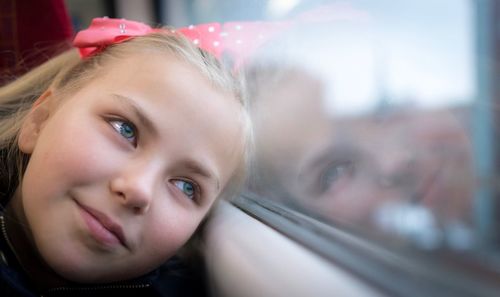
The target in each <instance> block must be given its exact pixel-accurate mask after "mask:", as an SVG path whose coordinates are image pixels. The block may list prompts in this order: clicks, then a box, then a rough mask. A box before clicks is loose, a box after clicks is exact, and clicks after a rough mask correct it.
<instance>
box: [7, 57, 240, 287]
mask: <svg viewBox="0 0 500 297" xmlns="http://www.w3.org/2000/svg"><path fill="white" fill-rule="evenodd" d="M46 100H47V101H48V102H51V100H53V98H52V97H49V98H47V99H46ZM47 104H48V103H47ZM45 105H46V103H42V104H41V106H45ZM240 112H241V107H240V105H239V103H238V102H237V100H235V99H234V98H233V97H231V96H229V95H226V94H225V93H222V92H220V91H219V90H216V89H214V87H213V85H212V84H211V83H210V82H209V81H207V80H206V79H205V78H204V77H203V76H202V75H201V74H199V73H198V71H197V70H196V69H194V68H193V67H192V66H190V65H187V64H184V63H182V62H180V61H178V60H177V59H176V58H174V57H172V56H165V55H155V54H151V53H149V54H148V55H136V56H131V57H129V58H127V59H126V60H121V61H120V63H119V64H117V65H113V66H112V67H109V69H107V71H106V72H105V73H103V74H102V75H101V76H99V78H98V79H95V80H93V81H91V82H90V83H89V84H87V85H86V86H84V87H83V88H82V89H80V90H79V91H77V92H76V93H74V94H73V95H71V96H70V98H65V99H64V100H63V103H61V104H60V105H59V106H57V108H49V116H48V117H47V118H46V119H44V120H43V121H42V123H41V124H40V129H39V131H37V133H34V134H33V135H31V136H30V135H29V133H28V132H26V133H27V134H28V136H26V137H25V138H23V139H24V140H21V141H20V147H21V149H22V150H23V151H24V152H25V153H28V154H31V157H30V161H29V164H28V167H27V170H26V173H25V175H24V178H23V182H22V191H21V192H22V196H21V197H15V198H14V199H22V203H23V206H24V214H25V215H26V219H27V222H28V225H29V226H30V230H29V233H30V235H31V236H32V239H33V241H34V244H35V245H36V248H37V249H38V250H39V252H40V254H41V255H42V257H43V258H44V260H45V261H46V262H47V263H48V264H49V266H51V267H52V268H53V269H54V270H55V271H56V272H57V273H58V274H60V275H62V276H63V277H65V278H68V279H71V280H75V281H79V282H105V281H114V280H122V279H127V278H132V277H136V276H139V275H142V274H144V273H146V272H148V271H151V270H152V269H154V268H156V267H157V266H159V265H160V264H162V263H163V262H164V261H166V260H167V259H168V258H169V257H171V256H172V255H173V254H174V253H175V252H176V251H177V250H178V249H179V248H180V247H181V246H182V245H183V244H184V243H185V242H186V241H187V240H188V239H189V237H190V236H191V235H192V234H193V233H194V231H195V229H196V228H197V226H198V225H199V224H200V222H201V221H202V219H203V218H204V217H205V215H206V214H207V212H208V211H209V209H210V207H211V206H212V204H213V203H214V201H215V199H216V197H217V196H218V195H219V194H220V193H221V191H222V189H223V188H224V187H225V185H226V184H227V183H228V180H229V179H230V177H231V175H232V174H233V172H234V170H235V169H236V166H237V163H238V161H239V158H240V157H241V151H242V148H241V145H242V141H241V135H240V134H241V123H240V120H239V118H240V117H239V114H240ZM35 114H36V112H35Z"/></svg>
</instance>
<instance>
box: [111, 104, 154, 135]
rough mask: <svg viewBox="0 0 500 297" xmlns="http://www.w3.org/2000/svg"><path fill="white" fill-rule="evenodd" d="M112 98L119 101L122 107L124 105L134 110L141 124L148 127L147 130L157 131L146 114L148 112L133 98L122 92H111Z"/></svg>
mask: <svg viewBox="0 0 500 297" xmlns="http://www.w3.org/2000/svg"><path fill="white" fill-rule="evenodd" d="M111 98H113V100H115V101H117V103H118V104H119V105H120V107H124V108H126V109H128V110H130V111H132V113H134V115H135V116H136V117H137V118H138V119H139V121H140V122H141V124H142V125H143V126H145V127H146V129H147V130H149V131H151V132H153V133H155V131H156V129H155V125H154V124H153V122H151V120H150V119H149V118H148V117H147V116H146V114H147V113H146V112H145V111H144V110H143V109H142V108H141V107H140V106H139V105H137V103H136V102H135V101H134V100H133V99H131V98H129V97H126V96H123V95H120V94H111Z"/></svg>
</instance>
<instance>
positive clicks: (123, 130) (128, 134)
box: [109, 119, 138, 147]
mask: <svg viewBox="0 0 500 297" xmlns="http://www.w3.org/2000/svg"><path fill="white" fill-rule="evenodd" d="M109 124H110V125H111V127H113V129H115V130H116V132H118V134H120V136H122V137H123V138H124V139H125V140H126V141H128V142H129V143H131V144H132V145H133V146H134V147H137V136H138V132H137V128H136V126H135V125H134V124H133V123H131V122H130V121H127V120H122V119H113V120H110V121H109Z"/></svg>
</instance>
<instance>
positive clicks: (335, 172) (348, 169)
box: [320, 161, 354, 192]
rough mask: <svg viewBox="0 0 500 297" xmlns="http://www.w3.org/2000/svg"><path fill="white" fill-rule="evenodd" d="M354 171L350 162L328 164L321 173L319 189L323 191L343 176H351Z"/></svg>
mask: <svg viewBox="0 0 500 297" xmlns="http://www.w3.org/2000/svg"><path fill="white" fill-rule="evenodd" d="M353 173H354V164H353V163H352V162H349V161H346V162H340V163H334V164H333V165H331V166H329V167H328V168H327V169H326V170H325V171H324V172H323V174H322V175H321V181H320V187H321V191H322V192H325V191H327V190H328V189H329V188H331V187H332V186H333V185H334V184H335V183H336V182H338V181H340V180H341V179H343V178H347V177H350V176H352V175H353Z"/></svg>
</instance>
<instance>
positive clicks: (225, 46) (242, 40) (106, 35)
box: [73, 18, 291, 68]
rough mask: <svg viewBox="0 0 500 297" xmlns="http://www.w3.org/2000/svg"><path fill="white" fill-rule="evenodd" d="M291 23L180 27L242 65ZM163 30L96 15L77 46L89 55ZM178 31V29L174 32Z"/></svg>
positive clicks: (198, 42)
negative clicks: (108, 46)
mask: <svg viewBox="0 0 500 297" xmlns="http://www.w3.org/2000/svg"><path fill="white" fill-rule="evenodd" d="M290 25H291V23H288V22H230V23H225V24H223V25H221V24H219V23H208V24H200V25H196V26H194V25H191V26H189V27H184V28H179V29H176V30H175V32H178V33H180V34H182V35H184V36H185V37H187V38H188V39H189V40H191V41H192V42H193V43H194V44H195V45H197V46H199V47H200V48H202V49H204V50H206V51H208V52H210V53H212V54H213V55H214V56H216V57H217V58H220V57H221V56H222V54H227V55H229V56H230V57H231V58H232V59H233V62H234V67H235V68H238V67H239V66H240V65H241V64H242V63H243V62H244V61H245V60H246V59H247V58H248V57H249V56H251V55H252V54H253V53H254V52H255V51H256V50H257V49H258V48H259V47H260V46H261V45H262V44H263V43H264V42H266V41H267V40H269V39H270V38H272V37H273V36H274V35H276V34H277V33H279V32H281V31H283V30H285V29H286V28H288V27H289V26H290ZM156 31H161V29H153V28H151V27H149V26H148V25H146V24H143V23H139V22H135V21H129V20H125V19H112V18H95V19H93V20H92V23H91V24H90V26H89V28H88V29H85V30H82V31H80V32H78V34H77V35H76V36H75V39H74V41H73V45H74V46H75V47H78V48H79V50H80V55H81V56H82V57H88V56H91V55H94V54H95V53H97V52H99V51H101V50H103V49H104V48H105V47H106V46H107V45H110V44H116V43H120V42H123V41H125V40H127V39H130V38H131V37H134V36H141V35H146V34H149V33H153V32H156ZM172 32H174V31H172Z"/></svg>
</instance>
